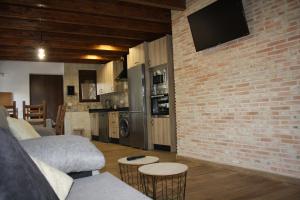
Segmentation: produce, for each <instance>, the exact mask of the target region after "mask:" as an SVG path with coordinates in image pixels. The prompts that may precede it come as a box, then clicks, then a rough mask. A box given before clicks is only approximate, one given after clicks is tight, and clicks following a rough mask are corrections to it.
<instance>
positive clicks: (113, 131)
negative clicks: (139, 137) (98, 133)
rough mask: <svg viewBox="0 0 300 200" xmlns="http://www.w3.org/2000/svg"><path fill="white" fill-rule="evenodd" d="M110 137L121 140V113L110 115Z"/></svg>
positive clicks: (110, 113)
mask: <svg viewBox="0 0 300 200" xmlns="http://www.w3.org/2000/svg"><path fill="white" fill-rule="evenodd" d="M108 129H109V137H110V138H115V139H119V138H120V137H119V112H109V113H108Z"/></svg>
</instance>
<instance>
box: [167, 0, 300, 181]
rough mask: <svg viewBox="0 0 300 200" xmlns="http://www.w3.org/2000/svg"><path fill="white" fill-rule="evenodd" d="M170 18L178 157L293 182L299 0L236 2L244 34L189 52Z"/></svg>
mask: <svg viewBox="0 0 300 200" xmlns="http://www.w3.org/2000/svg"><path fill="white" fill-rule="evenodd" d="M211 2H212V0H187V9H186V10H185V11H183V12H180V11H173V12H172V24H173V25H172V28H173V48H174V64H175V87H176V110H177V111H176V112H177V136H178V154H179V155H182V156H189V157H194V158H198V159H203V160H209V161H214V162H218V163H224V164H230V165H235V166H240V167H245V168H251V169H258V170H262V171H268V172H272V173H278V174H283V175H288V176H292V177H297V178H300V1H299V0H244V1H243V3H244V8H245V12H246V18H247V21H248V26H249V29H250V32H251V34H250V35H249V36H246V37H243V38H240V39H237V40H234V41H231V42H228V43H225V44H223V45H220V46H218V47H214V48H211V49H208V50H205V51H201V52H195V48H194V44H193V40H192V35H191V32H190V28H189V25H188V21H187V16H188V15H189V14H191V13H193V12H195V11H197V10H198V9H200V8H202V7H204V6H206V5H208V4H209V3H211Z"/></svg>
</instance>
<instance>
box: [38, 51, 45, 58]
mask: <svg viewBox="0 0 300 200" xmlns="http://www.w3.org/2000/svg"><path fill="white" fill-rule="evenodd" d="M45 56H46V54H45V49H44V48H39V49H38V58H39V59H40V60H43V59H44V58H45Z"/></svg>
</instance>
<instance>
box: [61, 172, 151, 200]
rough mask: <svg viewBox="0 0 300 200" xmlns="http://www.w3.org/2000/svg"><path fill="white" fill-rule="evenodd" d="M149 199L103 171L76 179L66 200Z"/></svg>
mask: <svg viewBox="0 0 300 200" xmlns="http://www.w3.org/2000/svg"><path fill="white" fill-rule="evenodd" d="M82 199H84V200H99V199H103V200H104V199H105V200H150V198H148V197H147V196H145V195H144V194H142V193H141V192H139V191H137V190H136V189H134V188H132V187H130V186H129V185H127V184H126V183H124V182H122V181H121V180H119V179H117V178H116V177H114V176H113V175H111V174H109V173H107V172H105V173H103V174H100V175H96V176H90V177H86V178H81V179H76V180H75V181H74V183H73V186H72V188H71V191H70V193H69V195H68V197H67V200H82Z"/></svg>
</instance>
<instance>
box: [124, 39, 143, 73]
mask: <svg viewBox="0 0 300 200" xmlns="http://www.w3.org/2000/svg"><path fill="white" fill-rule="evenodd" d="M145 48H146V43H145V42H144V43H142V44H139V45H137V46H135V47H132V48H129V54H128V55H127V66H128V68H131V67H134V66H136V65H140V64H145Z"/></svg>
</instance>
